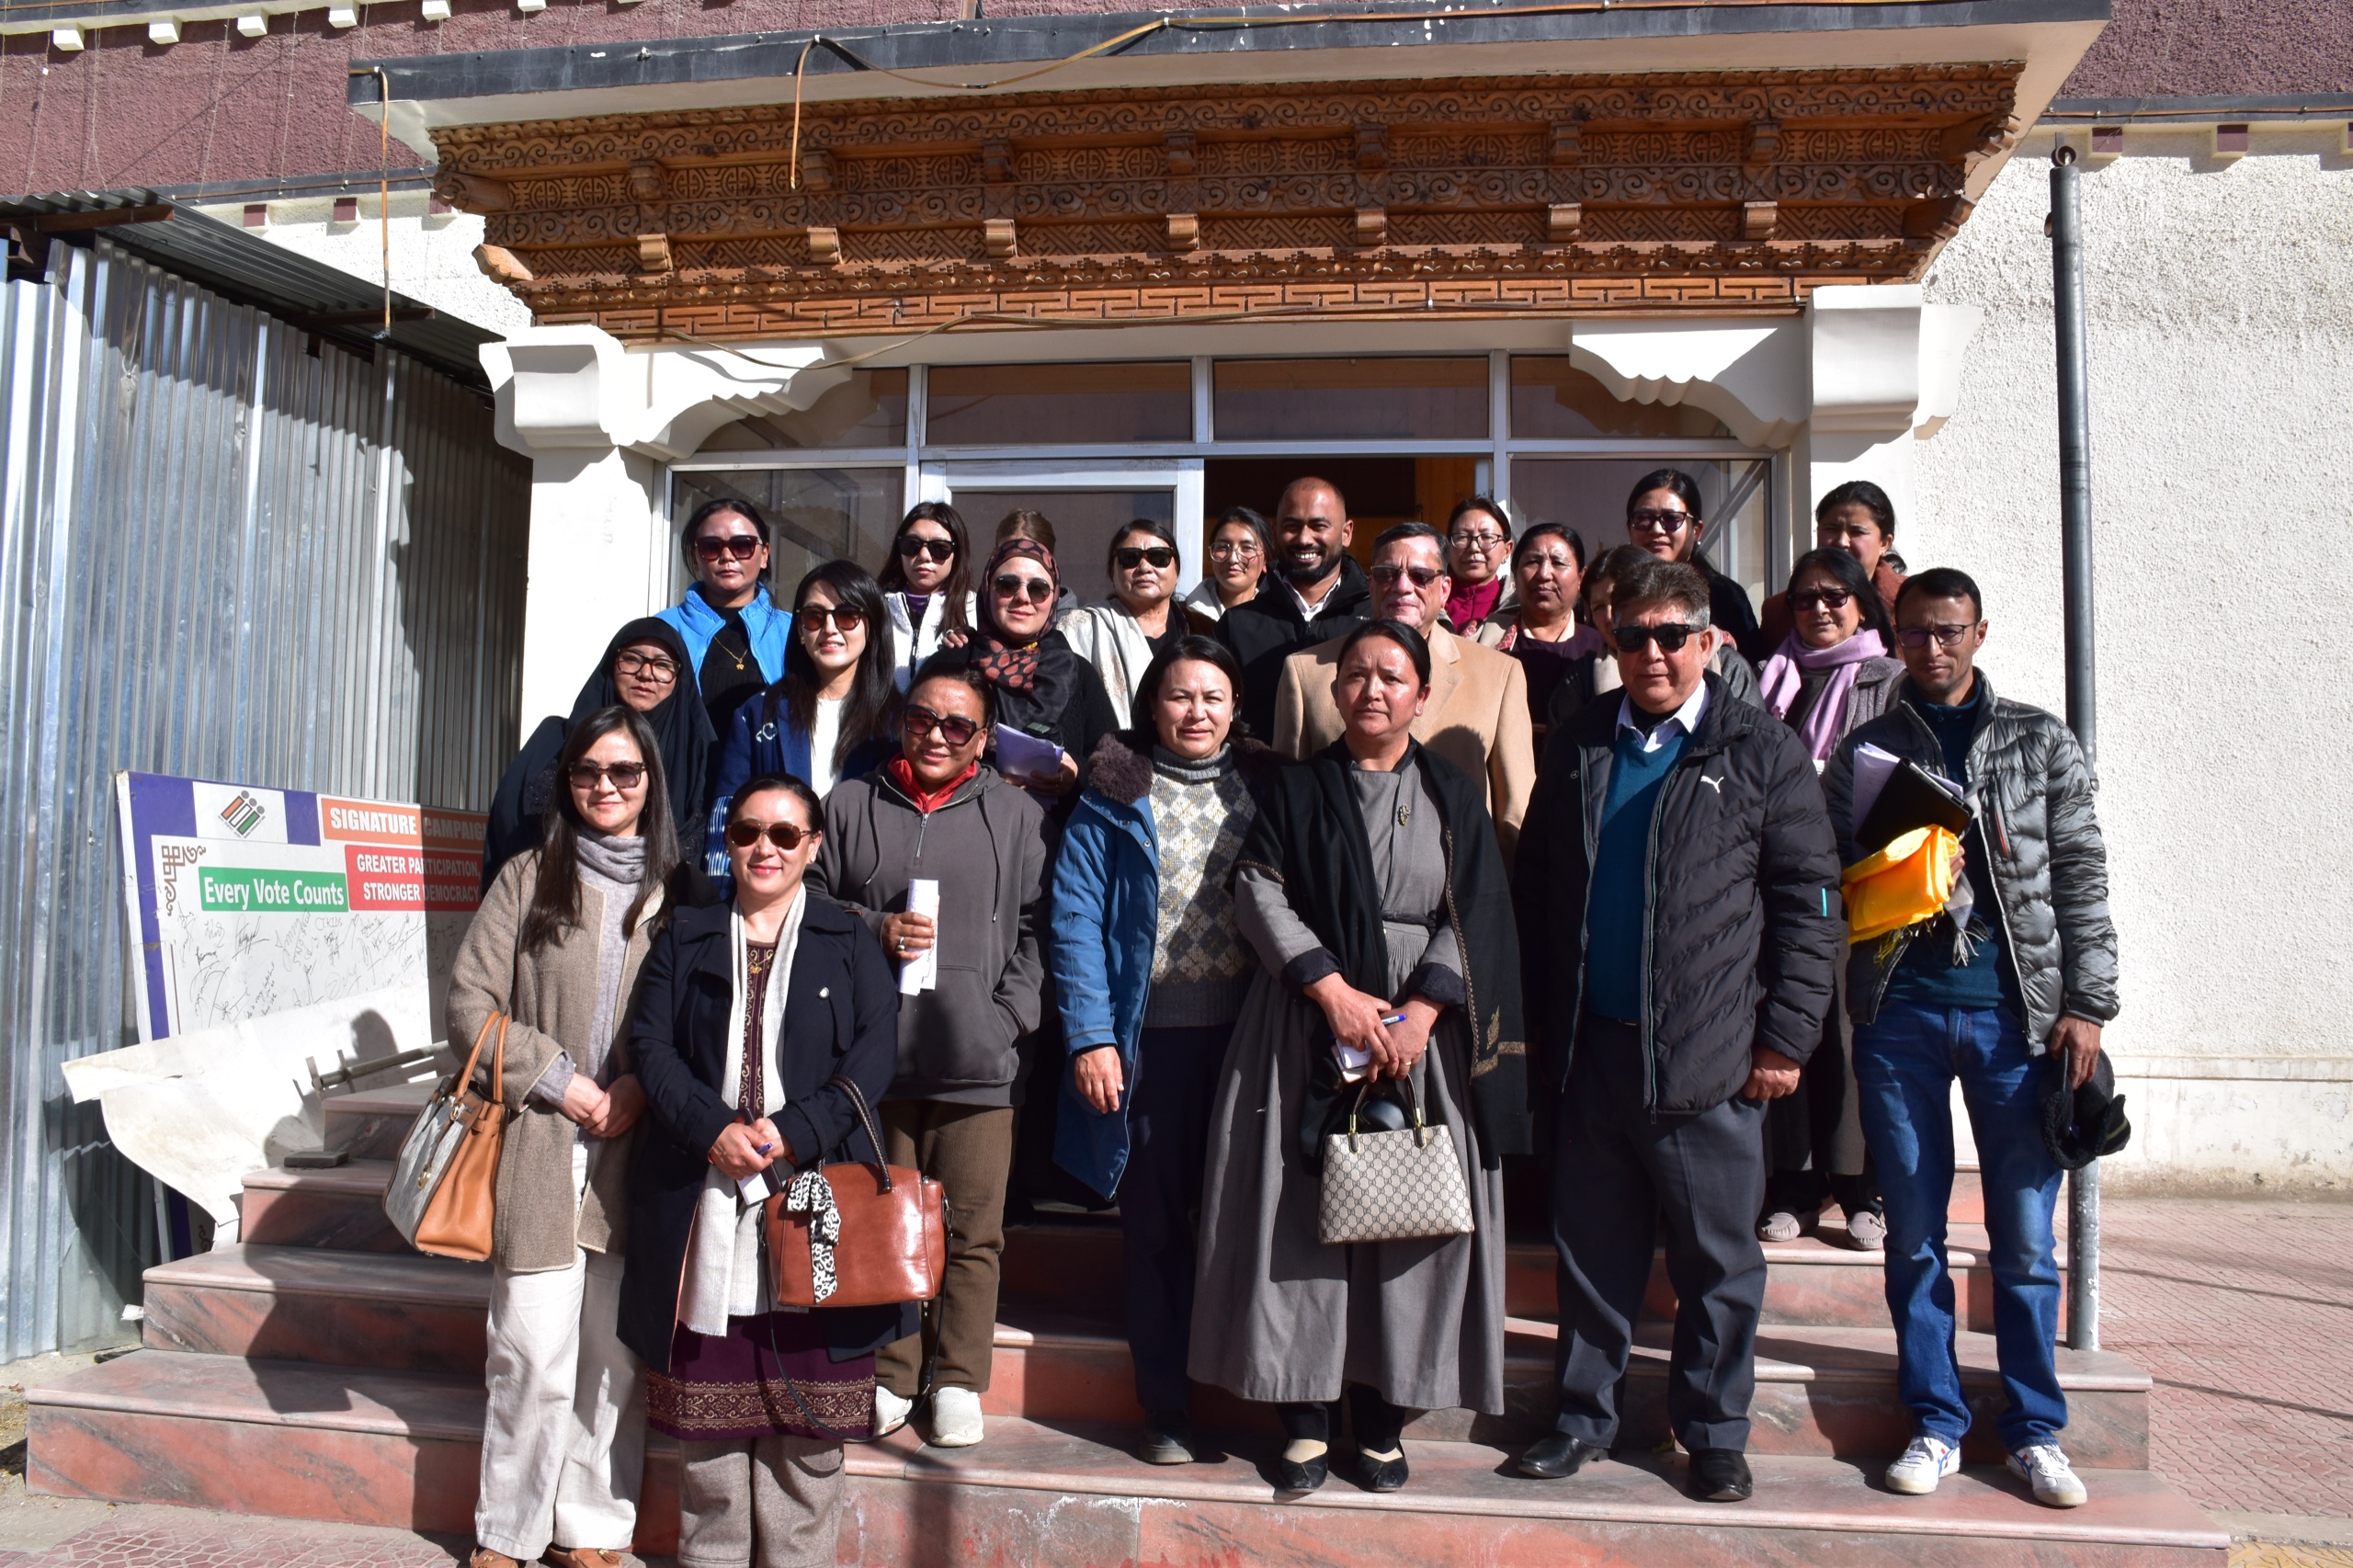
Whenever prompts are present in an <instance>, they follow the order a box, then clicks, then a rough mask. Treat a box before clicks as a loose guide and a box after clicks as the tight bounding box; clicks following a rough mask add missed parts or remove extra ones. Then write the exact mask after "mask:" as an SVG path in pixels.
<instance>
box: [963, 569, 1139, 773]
mask: <svg viewBox="0 0 2353 1568" xmlns="http://www.w3.org/2000/svg"><path fill="white" fill-rule="evenodd" d="M1061 592H1062V574H1061V573H1060V572H1059V571H1058V570H1057V569H1056V568H1055V566H1054V554H1053V551H1051V550H1049V549H1048V548H1047V547H1046V546H1044V545H1042V544H1040V543H1039V542H1038V541H1037V540H1033V539H1028V538H1024V537H1021V536H1016V537H1014V538H1012V539H1008V540H1005V541H1003V542H1002V543H1000V544H999V545H998V546H997V547H996V549H995V551H994V552H993V553H992V554H991V555H990V556H989V562H988V569H987V570H986V571H984V572H983V573H982V574H981V589H980V593H981V624H980V630H979V631H977V632H975V633H974V634H973V637H972V647H971V652H972V668H973V669H974V670H975V671H977V672H978V673H979V675H980V676H981V677H982V678H983V679H984V680H986V681H987V682H988V684H989V686H990V687H992V688H993V690H994V692H995V710H994V717H993V721H992V722H994V723H995V725H996V726H997V727H998V728H1000V729H1006V730H1013V731H1017V732H1019V734H1020V736H1022V737H1027V739H1029V740H1030V741H1038V742H1043V743H1045V744H1047V745H1049V746H1052V747H1058V748H1060V755H1059V756H1051V754H1049V753H1047V752H1044V751H1042V750H1040V751H1039V753H1038V755H1037V756H1036V757H1035V758H1034V759H1033V758H1031V757H1029V756H1022V757H1021V758H1020V760H1019V763H1017V761H1016V760H1015V758H1014V757H1012V756H1007V755H1006V742H1005V740H1004V738H1003V737H994V738H993V739H992V740H991V743H990V745H991V753H990V755H991V759H992V761H994V762H995V765H996V766H997V767H999V768H1001V769H1003V770H1004V773H1005V776H1006V778H1008V779H1010V780H1011V781H1012V782H1014V783H1016V784H1018V785H1019V786H1021V787H1022V788H1023V789H1025V790H1029V792H1030V793H1031V794H1032V795H1035V796H1037V797H1038V799H1039V800H1040V801H1052V802H1059V803H1061V804H1062V805H1063V808H1064V810H1065V811H1066V810H1067V806H1068V802H1069V800H1070V798H1071V796H1072V795H1073V794H1074V791H1075V790H1077V789H1078V787H1079V785H1080V784H1081V783H1082V782H1084V780H1083V778H1081V774H1080V767H1079V759H1080V758H1082V757H1087V756H1093V755H1094V754H1095V746H1096V743H1097V742H1098V741H1100V740H1101V739H1102V738H1103V737H1104V736H1105V735H1108V734H1109V733H1111V732H1112V731H1114V730H1116V729H1118V728H1119V727H1120V719H1119V711H1118V710H1117V709H1115V708H1114V707H1113V706H1112V704H1111V694H1110V692H1109V691H1108V689H1107V688H1106V687H1105V686H1104V684H1103V676H1101V675H1100V674H1099V673H1097V670H1096V668H1095V666H1094V665H1090V664H1088V663H1086V661H1085V660H1082V659H1081V658H1079V657H1078V656H1077V655H1076V654H1075V653H1072V652H1071V646H1070V643H1069V642H1068V641H1066V640H1065V639H1064V638H1063V634H1062V633H1061V632H1059V631H1055V630H1054V624H1053V616H1054V603H1055V599H1056V597H1057V596H1058V595H1059V594H1060V593H1061ZM1050 757H1051V759H1050ZM1025 764H1026V766H1023V765H1025ZM1058 815H1059V814H1058Z"/></svg>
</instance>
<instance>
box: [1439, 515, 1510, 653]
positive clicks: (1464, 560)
mask: <svg viewBox="0 0 2353 1568" xmlns="http://www.w3.org/2000/svg"><path fill="white" fill-rule="evenodd" d="M1516 559H1517V557H1516V556H1515V554H1514V552H1513V550H1512V542H1511V519H1510V518H1508V517H1505V516H1504V508H1503V503H1502V502H1500V501H1496V500H1495V499H1493V498H1492V497H1490V496H1485V495H1472V496H1469V497H1466V498H1465V499H1463V500H1461V501H1458V502H1456V503H1455V506H1454V511H1453V514H1452V515H1451V516H1449V517H1448V518H1447V519H1446V562H1447V579H1448V581H1449V583H1450V584H1451V586H1450V587H1449V589H1448V590H1447V595H1446V623H1447V624H1448V625H1449V626H1450V627H1452V628H1453V629H1454V630H1455V631H1456V632H1457V633H1458V634H1459V635H1461V636H1464V637H1469V636H1472V634H1473V633H1474V632H1476V631H1478V630H1479V629H1480V628H1481V627H1483V626H1484V625H1485V624H1486V623H1487V622H1488V620H1490V619H1496V618H1500V617H1502V616H1505V615H1507V614H1509V613H1510V612H1511V609H1512V608H1513V606H1514V605H1515V604H1516V603H1517V602H1518V601H1517V598H1516V597H1515V595H1514V593H1513V589H1514V588H1515V587H1516V586H1517V584H1516V583H1515V582H1514V581H1513V578H1514V575H1515V574H1513V573H1511V572H1508V571H1506V570H1505V562H1506V561H1512V560H1516Z"/></svg>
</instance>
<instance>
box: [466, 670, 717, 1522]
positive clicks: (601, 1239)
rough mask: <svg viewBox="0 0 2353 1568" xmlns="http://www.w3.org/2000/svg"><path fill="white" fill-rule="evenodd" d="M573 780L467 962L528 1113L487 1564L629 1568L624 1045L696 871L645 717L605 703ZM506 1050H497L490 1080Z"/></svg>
mask: <svg viewBox="0 0 2353 1568" xmlns="http://www.w3.org/2000/svg"><path fill="white" fill-rule="evenodd" d="M555 772H556V778H557V780H558V785H559V787H558V789H557V790H554V791H553V792H552V793H551V797H550V799H549V801H548V806H547V811H546V813H545V817H544V825H543V829H542V834H541V838H540V847H539V848H538V849H535V850H532V851H529V852H528V853H526V854H522V855H518V856H517V857H516V858H514V859H512V860H510V861H508V862H507V864H506V866H505V867H504V868H503V869H501V870H500V871H499V873H498V878H497V880H496V881H494V882H493V883H492V884H491V886H490V890H489V892H486V893H485V894H484V895H483V901H482V907H481V908H480V910H479V911H477V912H476V914H475V915H474V921H473V925H472V927H471V928H470V929H469V930H468V931H467V933H466V940H465V945H464V946H463V947H462V948H461V949H460V950H459V953H458V961H457V964H456V966H455V968H454V969H453V971H452V972H451V975H450V984H449V1038H450V1040H451V1041H452V1042H453V1043H455V1044H457V1045H458V1046H459V1047H460V1048H463V1047H465V1046H470V1045H471V1044H472V1042H473V1040H474V1039H475V1038H476V1036H477V1035H479V1034H480V1033H481V1031H482V1028H483V1024H484V1023H485V1022H486V1021H487V1020H489V1019H490V1018H491V1017H493V1016H494V1015H495V1014H500V1013H504V1014H506V1016H507V1017H508V1019H509V1020H510V1021H509V1024H508V1026H507V1029H506V1073H505V1076H504V1079H503V1086H504V1089H505V1094H506V1101H507V1103H508V1104H509V1105H511V1106H513V1107H515V1108H516V1111H515V1117H514V1119H513V1120H512V1121H511V1122H510V1123H509V1125H508V1129H507V1132H506V1146H505V1149H504V1150H503V1152H502V1153H501V1155H500V1158H499V1164H498V1186H497V1218H496V1221H495V1222H494V1228H493V1232H492V1238H491V1259H490V1261H491V1266H492V1274H491V1293H490V1334H489V1338H490V1358H489V1364H488V1379H489V1385H490V1401H489V1407H488V1410H487V1413H486V1416H485V1419H484V1422H483V1448H482V1490H481V1498H480V1501H479V1502H477V1503H476V1504H475V1506H474V1540H475V1543H476V1544H475V1548H474V1552H473V1557H472V1568H513V1565H514V1564H517V1563H524V1562H538V1561H540V1559H541V1557H542V1556H543V1555H544V1557H545V1559H546V1561H547V1562H551V1563H556V1564H559V1565H560V1568H590V1565H594V1568H617V1565H618V1564H619V1563H620V1562H621V1560H622V1559H621V1553H622V1552H624V1551H628V1550H629V1546H630V1542H631V1539H632V1538H633V1537H634V1536H635V1534H636V1528H637V1494H638V1480H639V1474H640V1471H642V1468H643V1460H644V1449H645V1437H644V1394H643V1378H642V1369H641V1368H640V1367H639V1365H638V1362H637V1358H635V1357H634V1356H632V1355H631V1354H630V1352H629V1351H628V1350H627V1349H625V1348H624V1347H623V1346H622V1345H621V1343H620V1339H619V1338H618V1337H617V1336H616V1334H615V1321H616V1317H617V1314H618V1310H619V1304H620V1280H621V1252H622V1246H623V1244H624V1241H625V1239H626V1238H625V1235H624V1226H625V1223H626V1221H627V1217H628V1214H629V1196H628V1191H627V1186H626V1184H627V1180H628V1176H629V1166H630V1153H631V1149H630V1145H631V1138H630V1136H629V1135H630V1133H631V1131H632V1130H633V1129H634V1128H635V1126H636V1124H637V1120H638V1118H639V1116H640V1115H641V1113H642V1111H643V1109H644V1106H645V1095H644V1091H643V1090H642V1089H641V1088H640V1087H639V1086H638V1082H637V1078H636V1075H635V1074H632V1073H631V1071H630V1065H629V1062H628V1061H627V1059H626V1053H625V1052H624V1051H623V1049H622V1046H621V1040H622V1036H623V1033H624V1029H623V1026H624V1025H625V1023H626V1022H627V1020H628V1017H629V1002H630V994H631V989H632V987H633V986H634V984H635V982H636V978H637V969H638V965H639V964H640V963H641V962H642V960H644V957H645V953H646V949H647V948H648V947H649V946H650V945H651V941H652V937H653V935H654V925H655V922H656V920H657V918H659V917H660V916H661V915H663V914H664V913H665V911H666V909H667V908H668V907H669V906H670V905H671V904H673V903H676V902H677V900H678V897H679V894H680V893H681V892H684V891H686V890H687V889H688V888H689V887H690V886H691V885H692V884H693V883H694V882H696V881H699V879H696V878H695V875H694V872H693V871H692V869H690V868H685V867H681V866H680V863H679V853H678V837H677V832H676V828H675V826H674V825H673V824H672V823H671V820H670V813H669V812H667V811H661V810H656V811H651V812H649V811H647V810H646V802H647V801H662V800H664V798H665V796H664V793H663V789H664V781H663V778H662V753H661V748H660V746H659V744H657V742H656V741H655V739H654V733H653V731H652V730H651V729H649V728H648V727H647V725H646V722H645V721H644V719H643V718H642V717H640V716H639V715H638V714H637V713H635V712H633V711H631V710H630V709H628V708H624V707H612V708H605V709H600V710H597V712H595V713H593V714H591V715H589V716H588V717H587V718H586V719H585V721H583V722H580V723H578V724H576V725H574V728H573V732H572V734H571V736H570V738H569V739H567V740H566V741H565V743H564V746H563V752H562V753H561V755H560V756H559V757H558V759H557V763H556V769H555ZM494 1036H495V1031H494ZM491 1059H492V1054H491V1050H490V1048H489V1047H488V1046H487V1045H486V1046H485V1048H484V1051H483V1066H482V1068H481V1069H480V1070H479V1071H480V1072H481V1074H483V1076H484V1077H485V1078H486V1077H487V1075H488V1073H489V1071H490V1068H489V1063H490V1062H491Z"/></svg>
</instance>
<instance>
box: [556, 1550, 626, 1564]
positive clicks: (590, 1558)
mask: <svg viewBox="0 0 2353 1568" xmlns="http://www.w3.org/2000/svg"><path fill="white" fill-rule="evenodd" d="M628 1561H629V1559H627V1558H626V1557H623V1556H622V1555H621V1554H620V1552H618V1551H613V1550H612V1549H611V1548H610V1547H605V1546H551V1547H549V1548H548V1554H547V1555H546V1556H545V1557H542V1558H540V1562H550V1563H553V1564H554V1565H555V1568H621V1564H623V1563H624V1562H628Z"/></svg>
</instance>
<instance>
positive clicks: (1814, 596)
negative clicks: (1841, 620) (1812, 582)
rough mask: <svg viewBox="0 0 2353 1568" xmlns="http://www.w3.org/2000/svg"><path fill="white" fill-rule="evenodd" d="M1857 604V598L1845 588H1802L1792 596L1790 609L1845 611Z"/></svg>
mask: <svg viewBox="0 0 2353 1568" xmlns="http://www.w3.org/2000/svg"><path fill="white" fill-rule="evenodd" d="M1854 602H1855V596H1854V595H1852V594H1850V593H1848V592H1847V590H1846V589H1844V588H1802V589H1800V590H1799V591H1798V592H1796V593H1794V594H1791V595H1790V608H1791V609H1794V610H1799V611H1804V610H1809V609H1816V608H1819V609H1845V608H1847V606H1848V605H1850V604H1852V603H1854Z"/></svg>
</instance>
